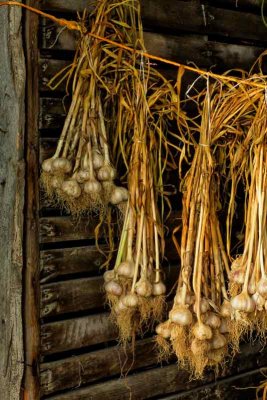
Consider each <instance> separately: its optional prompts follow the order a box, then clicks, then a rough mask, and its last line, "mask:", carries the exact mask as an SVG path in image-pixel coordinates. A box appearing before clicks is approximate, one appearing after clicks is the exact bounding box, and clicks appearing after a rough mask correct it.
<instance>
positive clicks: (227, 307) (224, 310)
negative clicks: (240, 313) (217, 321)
mask: <svg viewBox="0 0 267 400" xmlns="http://www.w3.org/2000/svg"><path fill="white" fill-rule="evenodd" d="M220 314H221V315H222V317H225V318H227V317H228V318H229V317H231V315H232V306H231V303H230V301H229V300H224V302H223V303H222V306H221V310H220Z"/></svg>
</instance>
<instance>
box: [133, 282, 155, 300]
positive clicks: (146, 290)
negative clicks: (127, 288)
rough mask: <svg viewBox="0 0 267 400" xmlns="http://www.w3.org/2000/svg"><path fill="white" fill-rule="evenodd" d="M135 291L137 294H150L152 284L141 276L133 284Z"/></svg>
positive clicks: (144, 295) (147, 295)
mask: <svg viewBox="0 0 267 400" xmlns="http://www.w3.org/2000/svg"><path fill="white" fill-rule="evenodd" d="M135 291H136V293H137V294H138V295H139V296H142V297H149V296H151V294H152V284H151V283H150V282H149V281H148V280H147V279H143V278H141V279H140V280H139V281H138V282H137V284H136V286H135Z"/></svg>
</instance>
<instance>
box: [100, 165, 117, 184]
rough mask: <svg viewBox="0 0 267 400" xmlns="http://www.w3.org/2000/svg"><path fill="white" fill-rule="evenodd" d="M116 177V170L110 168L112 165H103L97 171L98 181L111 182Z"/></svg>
mask: <svg viewBox="0 0 267 400" xmlns="http://www.w3.org/2000/svg"><path fill="white" fill-rule="evenodd" d="M115 176H116V170H115V169H114V168H113V167H112V165H110V164H109V165H103V166H102V167H101V168H100V169H99V170H98V171H97V178H98V179H99V180H100V181H112V180H113V179H114V178H115Z"/></svg>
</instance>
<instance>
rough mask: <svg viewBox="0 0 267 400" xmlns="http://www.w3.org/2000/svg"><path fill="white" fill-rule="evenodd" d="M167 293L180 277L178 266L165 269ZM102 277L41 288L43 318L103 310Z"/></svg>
mask: <svg viewBox="0 0 267 400" xmlns="http://www.w3.org/2000/svg"><path fill="white" fill-rule="evenodd" d="M163 273H164V276H165V282H166V286H167V291H169V290H171V289H172V288H173V286H174V285H175V283H176V282H177V277H178V268H177V266H173V267H168V268H164V269H163ZM103 284H104V280H103V277H102V276H98V277H93V278H83V279H71V280H68V281H63V282H55V283H48V284H45V285H42V286H41V318H44V317H51V316H53V317H55V316H57V315H61V314H66V313H72V312H79V311H86V310H92V309H95V308H102V307H104V304H105V294H104V289H103Z"/></svg>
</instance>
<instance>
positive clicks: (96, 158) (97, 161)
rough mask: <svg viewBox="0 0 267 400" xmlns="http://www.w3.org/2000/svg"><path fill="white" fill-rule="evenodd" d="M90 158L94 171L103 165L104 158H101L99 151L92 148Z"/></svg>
mask: <svg viewBox="0 0 267 400" xmlns="http://www.w3.org/2000/svg"><path fill="white" fill-rule="evenodd" d="M92 157H93V167H94V169H99V168H101V167H102V166H103V164H104V157H103V156H102V154H101V153H100V151H99V150H98V149H95V148H93V151H92Z"/></svg>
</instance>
